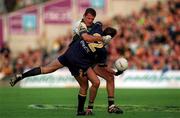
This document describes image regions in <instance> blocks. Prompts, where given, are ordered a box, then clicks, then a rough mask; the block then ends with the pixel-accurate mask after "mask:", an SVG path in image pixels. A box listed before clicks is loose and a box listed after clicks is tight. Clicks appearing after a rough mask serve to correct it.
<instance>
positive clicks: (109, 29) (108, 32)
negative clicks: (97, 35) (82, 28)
mask: <svg viewBox="0 0 180 118" xmlns="http://www.w3.org/2000/svg"><path fill="white" fill-rule="evenodd" d="M116 33H117V31H116V29H114V28H112V27H107V28H105V29H104V31H103V36H106V35H110V36H111V37H112V38H113V37H114V36H115V35H116Z"/></svg>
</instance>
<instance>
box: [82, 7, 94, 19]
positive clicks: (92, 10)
mask: <svg viewBox="0 0 180 118" xmlns="http://www.w3.org/2000/svg"><path fill="white" fill-rule="evenodd" d="M88 13H89V14H91V15H92V16H94V17H96V11H95V10H94V9H93V8H87V9H86V11H85V13H84V16H86V15H87V14H88Z"/></svg>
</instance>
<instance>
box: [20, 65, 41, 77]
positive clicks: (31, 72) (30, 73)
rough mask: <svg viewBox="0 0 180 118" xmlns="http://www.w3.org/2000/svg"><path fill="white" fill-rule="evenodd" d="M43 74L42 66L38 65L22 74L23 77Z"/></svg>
mask: <svg viewBox="0 0 180 118" xmlns="http://www.w3.org/2000/svg"><path fill="white" fill-rule="evenodd" d="M39 74H41V68H40V67H36V68H33V69H31V70H29V71H27V72H25V73H23V74H22V78H25V77H30V76H35V75H39Z"/></svg>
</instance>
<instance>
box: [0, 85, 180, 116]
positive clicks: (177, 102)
mask: <svg viewBox="0 0 180 118" xmlns="http://www.w3.org/2000/svg"><path fill="white" fill-rule="evenodd" d="M77 94H78V89H77V88H41V89H22V88H0V118H77V117H78V116H76V105H77ZM115 101H116V104H118V105H119V106H121V108H122V109H124V111H125V113H124V114H123V115H117V114H108V113H107V108H106V107H107V94H106V89H99V90H98V95H97V98H96V101H95V108H94V113H95V114H94V115H93V116H83V117H87V118H89V117H92V118H110V117H111V118H119V117H121V118H179V117H180V90H179V89H116V97H115ZM33 105H35V106H38V107H39V108H34V107H33V108H32V106H33ZM47 106H48V107H47ZM80 117H82V116H80Z"/></svg>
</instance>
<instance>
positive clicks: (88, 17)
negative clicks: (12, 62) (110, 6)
mask: <svg viewBox="0 0 180 118" xmlns="http://www.w3.org/2000/svg"><path fill="white" fill-rule="evenodd" d="M95 17H96V11H95V10H94V9H93V8H87V9H86V11H85V13H84V15H83V21H84V22H85V24H86V26H91V25H92V24H93V21H94V19H95Z"/></svg>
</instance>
